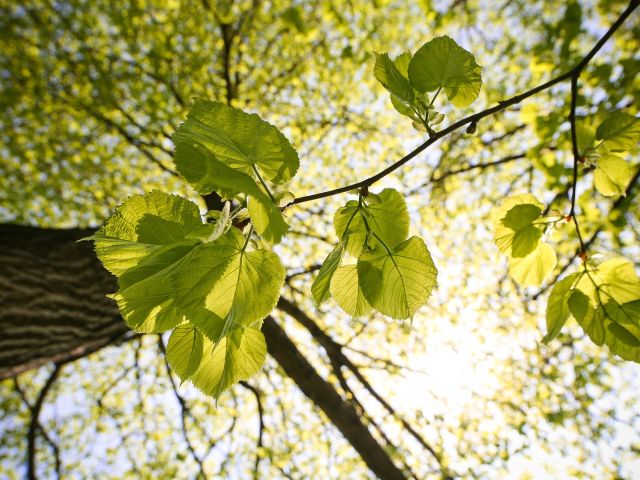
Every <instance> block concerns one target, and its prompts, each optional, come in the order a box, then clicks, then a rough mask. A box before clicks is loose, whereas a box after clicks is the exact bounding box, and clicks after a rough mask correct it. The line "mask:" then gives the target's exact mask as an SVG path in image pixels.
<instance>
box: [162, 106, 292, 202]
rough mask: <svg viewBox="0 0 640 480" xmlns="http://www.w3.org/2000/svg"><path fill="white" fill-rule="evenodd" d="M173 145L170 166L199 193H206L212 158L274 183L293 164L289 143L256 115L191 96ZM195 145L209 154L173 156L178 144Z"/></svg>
mask: <svg viewBox="0 0 640 480" xmlns="http://www.w3.org/2000/svg"><path fill="white" fill-rule="evenodd" d="M173 142H174V144H175V145H176V156H175V164H176V168H177V169H178V172H180V174H182V175H183V176H184V177H185V178H186V179H187V181H189V183H191V184H192V185H194V187H195V188H196V190H198V191H199V192H200V193H210V192H211V190H213V188H212V185H210V180H211V177H212V176H216V175H217V170H218V166H217V165H211V164H209V162H210V160H211V159H217V160H218V161H219V162H222V163H224V164H225V165H227V166H228V167H230V168H232V169H234V170H237V171H240V172H244V173H245V174H247V175H250V176H252V175H254V173H255V172H254V170H253V169H254V168H257V169H258V170H259V171H260V172H261V173H262V175H263V176H264V177H266V178H267V179H269V180H271V181H272V182H273V183H275V184H281V183H283V182H286V181H287V180H289V179H291V178H292V177H293V176H294V175H295V173H296V171H297V170H298V167H299V164H300V162H299V160H298V154H297V153H296V151H295V150H294V149H293V147H291V144H290V143H289V141H288V140H287V139H286V138H285V136H284V135H282V133H280V131H279V130H278V129H277V128H276V127H274V126H273V125H271V124H269V123H267V122H265V121H264V120H262V119H261V118H260V117H259V116H258V115H256V114H248V113H245V112H243V111H242V110H238V109H236V108H233V107H229V106H227V105H225V104H223V103H220V102H210V101H207V100H202V99H196V100H195V104H194V106H193V108H192V109H191V111H190V112H189V115H188V116H187V120H186V121H185V122H184V123H182V124H181V125H180V126H179V127H178V130H177V131H176V132H175V133H174V135H173ZM184 144H190V145H193V144H198V145H202V146H203V147H204V148H206V149H207V150H208V151H209V152H210V153H211V155H208V156H202V157H200V158H199V159H197V161H194V160H192V159H190V158H189V156H186V155H182V154H179V153H180V145H184Z"/></svg>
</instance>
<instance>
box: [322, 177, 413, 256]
mask: <svg viewBox="0 0 640 480" xmlns="http://www.w3.org/2000/svg"><path fill="white" fill-rule="evenodd" d="M333 223H334V226H335V229H336V235H337V236H338V238H341V239H343V238H344V239H345V241H346V249H347V251H348V252H349V253H351V254H352V255H354V256H358V255H359V254H360V252H362V249H363V248H364V246H365V243H367V244H368V245H369V246H370V247H372V248H374V247H375V245H377V244H378V243H379V242H378V241H377V240H376V238H375V237H376V236H377V237H378V238H379V239H381V240H382V241H383V242H384V243H385V244H386V245H388V246H389V247H394V246H395V245H397V244H398V243H400V242H402V241H403V240H405V239H406V238H407V235H408V233H409V212H408V210H407V204H406V202H405V201H404V197H403V196H402V195H401V194H400V193H399V192H398V191H397V190H394V189H392V188H386V189H384V190H383V191H381V192H380V193H379V194H374V193H370V194H369V195H367V196H366V197H364V199H363V202H362V204H359V203H358V202H357V201H355V200H350V201H349V202H347V204H346V205H345V206H344V207H341V208H339V209H338V210H337V211H336V214H335V216H334V220H333ZM367 225H368V226H369V228H370V229H371V231H372V232H373V233H374V234H375V235H368V230H367Z"/></svg>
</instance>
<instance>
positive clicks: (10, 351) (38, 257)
mask: <svg viewBox="0 0 640 480" xmlns="http://www.w3.org/2000/svg"><path fill="white" fill-rule="evenodd" d="M91 234H92V231H91V230H79V229H71V230H46V229H40V228H34V227H24V226H18V225H1V226H0V379H3V378H8V377H12V376H14V375H17V374H19V373H21V372H24V371H26V370H29V369H31V368H35V367H38V366H40V365H42V364H44V363H47V362H50V361H56V362H59V361H67V360H70V359H73V358H74V357H81V356H84V355H87V354H89V353H92V352H94V351H96V350H99V349H100V348H102V347H104V346H106V345H109V344H112V343H114V342H116V341H117V340H118V339H121V338H123V337H124V336H125V335H128V334H129V329H128V328H127V326H126V325H125V324H124V322H123V321H122V318H121V317H120V314H119V313H118V309H117V308H116V307H115V305H114V303H113V301H111V300H109V299H108V298H106V297H105V295H106V294H107V293H110V292H114V291H115V290H116V281H115V278H114V277H113V276H111V275H110V274H109V273H108V272H107V271H106V270H105V269H104V268H102V266H101V265H100V263H99V262H98V259H97V258H96V256H95V254H94V253H93V249H92V245H91V243H89V242H82V243H76V240H78V239H79V238H82V237H85V236H88V235H91Z"/></svg>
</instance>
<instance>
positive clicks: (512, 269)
mask: <svg viewBox="0 0 640 480" xmlns="http://www.w3.org/2000/svg"><path fill="white" fill-rule="evenodd" d="M543 208H544V205H543V204H542V203H541V202H540V201H539V200H538V199H537V198H536V197H534V196H533V195H531V194H525V195H514V196H512V197H509V198H507V199H506V200H505V201H504V202H503V203H502V204H501V205H500V206H499V207H497V208H495V209H494V211H493V212H492V221H493V225H494V239H495V242H496V245H497V246H498V249H499V250H500V251H501V252H502V253H505V254H507V255H508V256H509V274H510V275H511V277H512V278H513V279H514V280H515V281H516V282H517V283H519V284H520V285H522V286H537V285H540V284H541V283H542V282H543V281H544V279H545V278H546V277H547V276H548V275H549V274H550V273H551V272H552V271H553V269H554V268H555V266H556V263H557V257H556V253H555V251H554V250H553V248H551V247H550V246H549V245H547V244H546V243H544V242H541V241H540V240H541V237H542V233H543V230H542V227H541V226H538V225H535V224H534V223H533V222H534V221H535V220H536V219H537V218H539V216H540V215H541V213H542V210H543Z"/></svg>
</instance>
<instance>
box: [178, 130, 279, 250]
mask: <svg viewBox="0 0 640 480" xmlns="http://www.w3.org/2000/svg"><path fill="white" fill-rule="evenodd" d="M175 158H176V161H178V159H185V160H184V161H185V163H187V162H191V163H193V164H199V165H200V164H202V165H206V168H207V170H206V171H205V173H204V175H203V176H202V177H200V178H201V180H200V183H199V184H198V185H199V186H200V188H201V190H200V193H210V192H212V191H214V190H215V191H216V192H218V193H219V194H220V195H221V196H223V197H229V196H234V195H237V194H240V193H244V194H247V195H249V197H250V199H249V202H248V203H249V209H250V210H249V215H250V216H251V220H252V222H253V225H254V226H255V228H256V231H257V232H258V234H259V235H262V236H263V237H264V239H265V240H267V241H268V242H270V243H278V242H279V241H280V240H281V238H282V236H283V235H284V234H285V233H286V232H287V230H288V228H289V227H288V225H287V223H286V222H285V221H284V218H283V216H282V212H281V211H280V208H279V207H278V205H277V204H276V203H275V202H273V201H272V200H271V198H269V196H268V195H267V194H266V193H264V191H263V190H262V189H261V188H260V187H259V186H258V184H257V183H256V182H255V181H254V180H253V178H251V177H250V176H249V175H247V174H245V173H242V172H241V171H238V170H234V169H233V168H231V167H228V166H227V165H225V164H224V163H222V162H220V161H218V160H217V158H216V157H215V156H214V155H213V154H212V153H211V152H210V151H209V150H207V149H206V148H205V147H203V146H202V145H201V144H199V143H189V142H186V141H180V142H179V143H177V144H176V154H175ZM186 159H188V160H186Z"/></svg>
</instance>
